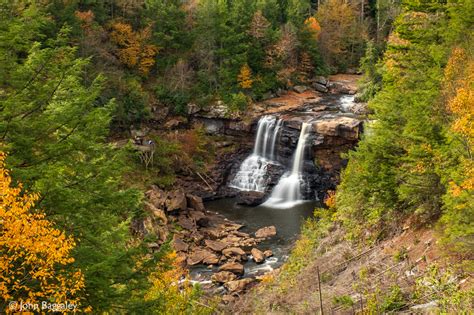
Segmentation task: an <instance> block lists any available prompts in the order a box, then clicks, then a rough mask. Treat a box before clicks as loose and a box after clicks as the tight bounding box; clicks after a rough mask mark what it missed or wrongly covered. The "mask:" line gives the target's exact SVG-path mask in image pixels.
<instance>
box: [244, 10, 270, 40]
mask: <svg viewBox="0 0 474 315" xmlns="http://www.w3.org/2000/svg"><path fill="white" fill-rule="evenodd" d="M269 27H270V23H269V22H268V20H267V19H266V18H265V17H264V16H263V15H262V11H257V12H255V14H254V15H253V18H252V23H251V25H250V30H249V34H250V35H252V36H253V37H254V38H256V39H259V40H261V39H263V38H264V37H265V35H266V32H267V30H268V28H269Z"/></svg>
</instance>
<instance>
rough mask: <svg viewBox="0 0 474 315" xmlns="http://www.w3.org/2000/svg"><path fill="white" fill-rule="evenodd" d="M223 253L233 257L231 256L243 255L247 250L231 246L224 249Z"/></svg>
mask: <svg viewBox="0 0 474 315" xmlns="http://www.w3.org/2000/svg"><path fill="white" fill-rule="evenodd" d="M222 254H224V255H225V256H226V257H231V256H237V255H240V256H243V255H245V252H244V250H243V249H242V248H239V247H229V248H226V249H224V250H223V251H222Z"/></svg>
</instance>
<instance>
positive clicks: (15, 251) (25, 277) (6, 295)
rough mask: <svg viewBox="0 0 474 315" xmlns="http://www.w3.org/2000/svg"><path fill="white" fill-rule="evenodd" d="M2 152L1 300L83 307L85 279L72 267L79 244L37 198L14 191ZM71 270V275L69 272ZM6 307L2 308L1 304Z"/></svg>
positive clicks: (0, 196)
mask: <svg viewBox="0 0 474 315" xmlns="http://www.w3.org/2000/svg"><path fill="white" fill-rule="evenodd" d="M4 160H5V154H4V153H2V152H0V191H1V193H0V223H1V229H0V294H1V296H2V299H3V301H4V302H6V303H8V302H10V301H18V302H20V301H21V302H23V303H32V304H34V303H40V301H42V300H47V301H50V302H57V303H65V302H66V301H67V302H68V303H72V304H76V305H79V302H80V299H79V297H78V295H79V294H80V293H81V291H82V289H83V288H84V278H83V275H82V273H81V272H80V271H79V270H76V271H73V270H71V269H70V268H71V267H70V264H72V263H73V262H74V258H72V257H71V251H72V250H73V248H74V246H75V243H74V240H73V239H72V238H70V237H67V236H66V235H65V234H64V233H63V232H62V231H60V230H58V229H55V228H54V226H53V223H52V222H50V221H49V220H47V219H46V218H45V215H44V214H43V213H41V212H35V211H33V207H34V204H35V202H36V201H37V200H38V198H39V196H38V195H37V194H34V193H32V194H26V193H22V188H21V185H19V186H18V187H14V186H12V179H11V178H10V175H9V172H8V170H6V169H5V165H4ZM66 268H68V270H66ZM0 305H1V303H0Z"/></svg>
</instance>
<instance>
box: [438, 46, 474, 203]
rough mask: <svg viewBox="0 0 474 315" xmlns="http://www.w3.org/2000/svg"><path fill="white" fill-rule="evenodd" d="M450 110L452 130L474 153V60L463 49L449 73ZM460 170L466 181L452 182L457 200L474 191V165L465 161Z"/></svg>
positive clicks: (452, 61)
mask: <svg viewBox="0 0 474 315" xmlns="http://www.w3.org/2000/svg"><path fill="white" fill-rule="evenodd" d="M444 75H445V91H444V94H445V97H446V108H447V110H448V111H449V112H450V113H451V116H452V123H451V130H452V131H453V132H454V133H455V134H457V135H459V136H460V137H462V139H464V141H465V143H466V146H467V148H468V150H469V151H470V152H472V151H473V150H474V59H473V57H472V55H470V54H469V53H467V52H466V51H465V50H464V49H462V48H455V49H453V52H452V54H451V57H450V58H449V61H448V64H447V66H446V69H445V73H444ZM459 168H460V169H462V170H464V171H463V179H462V181H460V182H459V183H455V182H454V181H452V182H450V192H451V194H452V195H453V196H454V197H457V196H459V195H461V193H462V191H472V190H473V189H474V161H473V159H472V158H463V159H461V161H460V165H459Z"/></svg>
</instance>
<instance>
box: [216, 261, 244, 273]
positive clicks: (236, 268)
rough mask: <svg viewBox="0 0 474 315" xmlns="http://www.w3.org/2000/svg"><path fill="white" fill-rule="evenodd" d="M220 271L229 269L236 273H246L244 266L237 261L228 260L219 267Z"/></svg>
mask: <svg viewBox="0 0 474 315" xmlns="http://www.w3.org/2000/svg"><path fill="white" fill-rule="evenodd" d="M219 271H229V272H232V273H235V274H236V275H243V274H244V266H243V265H242V264H239V263H237V262H228V263H226V264H223V265H222V266H220V267H219Z"/></svg>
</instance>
